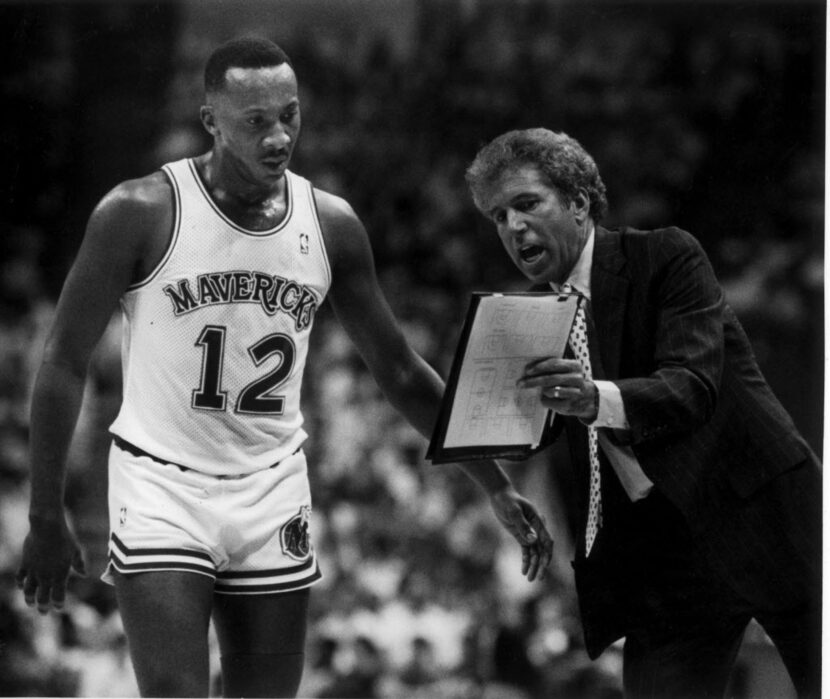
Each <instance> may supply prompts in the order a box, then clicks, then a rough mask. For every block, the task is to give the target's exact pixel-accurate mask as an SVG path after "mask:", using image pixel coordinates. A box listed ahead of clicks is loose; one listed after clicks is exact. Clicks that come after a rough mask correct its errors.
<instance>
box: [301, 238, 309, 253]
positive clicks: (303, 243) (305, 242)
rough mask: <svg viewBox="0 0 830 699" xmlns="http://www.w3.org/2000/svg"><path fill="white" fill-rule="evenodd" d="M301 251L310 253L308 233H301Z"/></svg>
mask: <svg viewBox="0 0 830 699" xmlns="http://www.w3.org/2000/svg"><path fill="white" fill-rule="evenodd" d="M300 252H301V253H302V254H303V255H308V233H300Z"/></svg>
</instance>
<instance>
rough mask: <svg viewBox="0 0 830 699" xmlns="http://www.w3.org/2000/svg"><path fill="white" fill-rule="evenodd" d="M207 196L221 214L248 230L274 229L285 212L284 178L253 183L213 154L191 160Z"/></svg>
mask: <svg viewBox="0 0 830 699" xmlns="http://www.w3.org/2000/svg"><path fill="white" fill-rule="evenodd" d="M194 162H195V164H196V169H197V171H198V173H199V176H200V178H201V179H202V182H203V183H204V185H205V188H206V189H207V191H208V194H209V195H210V197H211V198H212V199H213V201H214V202H215V204H216V205H217V206H218V207H219V208H220V210H221V211H222V212H223V213H224V214H225V215H226V216H228V217H229V218H230V219H231V220H232V221H234V222H236V223H237V224H239V225H241V226H243V227H245V228H249V229H251V230H266V229H268V228H271V227H272V226H274V225H277V224H278V223H279V222H280V221H281V220H282V218H283V217H284V216H285V212H286V196H285V191H286V190H285V176H284V175H283V176H282V177H280V178H279V180H276V181H274V182H273V183H271V182H268V183H263V182H253V181H251V180H250V178H246V177H245V175H244V173H243V172H241V171H240V169H239V168H237V167H235V166H234V164H233V163H231V162H229V161H227V159H226V160H224V161H223V159H222V158H221V157H218V156H217V155H216V154H215V153H214V152H213V151H210V152H208V153H206V154H205V155H203V156H200V157H198V158H195V159H194Z"/></svg>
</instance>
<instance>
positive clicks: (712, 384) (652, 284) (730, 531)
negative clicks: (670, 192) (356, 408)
mask: <svg viewBox="0 0 830 699" xmlns="http://www.w3.org/2000/svg"><path fill="white" fill-rule="evenodd" d="M591 297H592V300H591V313H592V318H593V324H594V333H593V339H592V343H596V344H595V346H598V350H599V357H598V359H599V363H600V364H601V367H599V370H600V371H601V372H602V374H603V377H604V378H606V379H608V380H612V381H614V383H615V384H616V385H617V386H618V387H619V389H620V392H621V394H622V398H623V402H624V405H625V410H626V414H627V416H628V420H629V423H630V427H631V429H630V431H628V432H627V433H625V434H622V433H615V435H614V436H615V438H616V439H619V440H621V441H624V443H627V444H629V445H630V446H631V447H632V448H633V450H634V452H635V454H636V456H637V458H638V460H639V462H640V464H641V466H642V468H643V470H644V471H645V473H646V474H647V475H648V477H649V478H650V479H651V480H652V481H653V482H654V484H655V487H656V489H657V490H658V491H659V492H660V493H661V494H662V495H664V496H665V497H666V498H667V499H668V500H669V501H670V502H671V503H672V504H673V505H674V506H675V507H676V508H677V509H678V510H679V511H680V512H681V513H682V515H683V517H684V518H685V521H686V524H687V525H688V527H689V529H690V530H691V532H692V535H693V537H694V539H695V541H696V542H697V543H698V544H699V545H700V547H701V549H702V550H703V551H704V552H705V555H706V557H707V558H708V560H709V562H710V563H711V566H712V569H713V570H716V571H718V574H719V575H721V576H722V577H723V578H724V579H725V580H727V581H728V583H729V584H730V585H731V586H733V587H734V588H735V589H737V590H738V591H739V593H740V594H742V595H748V596H749V599H751V600H752V601H753V602H754V603H757V604H758V605H761V606H762V607H764V608H788V605H792V604H793V603H794V602H797V601H798V598H799V596H802V595H803V594H804V589H805V585H804V583H803V581H798V580H792V576H791V575H789V574H788V571H790V570H793V569H794V568H798V569H803V568H804V566H805V565H807V566H811V567H812V570H813V572H814V573H815V574H816V575H820V573H819V572H818V571H819V570H820V560H818V559H820V553H819V552H820V547H819V546H818V544H817V542H818V541H819V540H820V527H821V516H820V512H821V510H820V498H819V494H820V475H819V471H818V460H817V459H816V457H815V455H814V454H812V452H811V451H810V449H809V447H808V446H807V444H806V442H805V441H804V439H803V438H802V437H801V436H800V435H799V434H798V431H797V430H796V428H795V426H794V424H793V422H792V420H791V418H790V416H789V415H788V414H787V412H786V411H785V410H784V408H783V407H782V406H781V404H780V403H779V401H778V400H777V399H776V397H775V396H774V395H773V393H772V391H771V390H770V388H769V386H768V385H767V383H766V381H765V379H764V378H763V376H762V375H761V372H760V370H759V368H758V365H757V363H756V360H755V357H754V355H753V352H752V349H751V347H750V345H749V342H748V340H747V337H746V335H745V334H744V331H743V329H742V328H741V326H740V324H739V322H738V320H737V319H736V317H735V315H734V313H733V312H732V310H731V309H730V308H729V306H728V305H727V304H726V302H725V301H724V297H723V292H722V290H721V288H720V285H719V284H718V282H717V280H716V278H715V275H714V273H713V270H712V267H711V264H710V263H709V260H708V259H707V257H706V255H705V253H704V252H703V250H702V248H701V247H700V245H699V244H698V242H697V241H696V240H695V239H694V238H693V237H692V236H691V235H690V234H688V233H686V232H684V231H681V230H679V229H677V228H666V229H661V230H655V231H637V230H633V229H620V230H614V231H611V230H606V229H603V228H599V227H598V228H597V231H596V240H595V247H594V259H593V266H592V271H591ZM565 423H566V428H567V430H568V434H569V437H570V441H571V443H572V454H573V458H574V459H575V460H580V459H581V460H582V461H583V462H584V460H585V459H584V457H583V455H584V454H585V453H586V449H585V448H583V446H582V445H584V441H585V437H584V435H585V432H586V431H585V429H584V426H582V425H581V423H579V421H578V420H575V419H566V420H565ZM606 466H607V464H606ZM582 470H583V473H584V470H585V468H584V464H583V467H582ZM606 470H607V469H606ZM796 472H798V474H799V478H801V481H800V483H801V485H799V486H798V487H796V488H795V490H794V489H793V488H794V487H793V485H792V484H791V483H790V480H789V479H788V478H787V477H785V476H784V474H788V475H789V474H794V473H796ZM808 472H809V473H808ZM609 473H610V471H609ZM805 476H806V477H807V481H806V483H807V486H806V491H807V492H805V486H804V485H803V482H804V477H805ZM606 480H607V479H606ZM582 481H583V482H584V483H587V479H586V478H583V479H582ZM603 488H604V490H605V486H603ZM813 488H815V490H814V491H813V492H810V491H811V490H812V489H813ZM586 492H587V491H586ZM603 497H605V492H604V494H603ZM804 498H807V499H809V502H806V501H805V500H804ZM582 504H583V506H584V503H582ZM812 518H814V519H812ZM582 519H584V517H582ZM658 524H659V523H658ZM794 530H804V531H798V532H797V533H796V532H795V531H794ZM805 537H806V539H805ZM802 540H804V541H803V543H802ZM577 554H578V555H577V561H575V567H576V568H577V576H576V583H577V589H578V592H579V596H580V606H581V607H582V609H583V627H584V630H585V633H586V641H587V643H588V651H589V653H590V654H591V655H592V657H595V656H596V655H598V654H599V653H600V652H601V651H602V649H603V648H604V647H605V646H606V645H608V644H609V643H611V642H613V641H614V640H616V639H617V638H619V637H620V636H622V635H625V618H626V617H625V607H626V604H627V595H628V594H630V592H631V591H630V590H615V580H616V579H617V577H618V576H617V573H618V572H620V571H614V570H613V565H616V563H608V566H610V567H606V563H607V561H610V560H612V559H611V558H607V557H605V560H604V557H603V555H602V552H601V551H600V552H599V560H596V561H593V562H591V563H590V564H587V565H586V562H585V561H584V558H583V560H582V561H580V560H579V559H580V557H581V555H580V551H579V550H578V552H577ZM594 558H595V555H594V553H592V554H591V556H590V557H589V561H590V560H591V559H594ZM811 559H816V560H811ZM613 560H615V561H617V560H619V559H618V558H617V557H614V558H613ZM580 566H585V567H584V569H580ZM799 566H800V568H799Z"/></svg>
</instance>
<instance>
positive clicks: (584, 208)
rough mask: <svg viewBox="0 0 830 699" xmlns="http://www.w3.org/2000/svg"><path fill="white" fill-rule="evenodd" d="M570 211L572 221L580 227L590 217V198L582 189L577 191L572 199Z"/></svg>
mask: <svg viewBox="0 0 830 699" xmlns="http://www.w3.org/2000/svg"><path fill="white" fill-rule="evenodd" d="M571 211H573V215H574V220H576V222H577V223H578V224H580V225H582V224H583V223H585V221H587V220H588V217H589V216H590V215H591V198H590V197H589V196H588V192H587V191H586V190H584V189H582V188H580V189H579V190H577V192H576V194H575V195H574V198H573V199H572V200H571Z"/></svg>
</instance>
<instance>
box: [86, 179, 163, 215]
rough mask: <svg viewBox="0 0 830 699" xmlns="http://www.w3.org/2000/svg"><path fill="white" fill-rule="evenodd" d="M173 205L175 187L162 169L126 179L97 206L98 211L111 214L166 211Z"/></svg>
mask: <svg viewBox="0 0 830 699" xmlns="http://www.w3.org/2000/svg"><path fill="white" fill-rule="evenodd" d="M172 205H173V187H172V185H171V184H170V180H169V179H168V178H167V176H166V175H165V174H164V173H163V172H161V171H160V170H158V171H156V172H153V173H150V174H149V175H145V176H144V177H138V178H135V179H130V180H124V181H123V182H120V183H119V184H117V185H116V186H115V187H113V188H112V189H111V190H110V191H109V192H107V193H106V194H105V195H104V197H103V198H102V199H101V201H100V202H99V203H98V206H97V207H96V211H102V212H105V213H109V214H115V215H117V214H122V215H131V214H136V213H143V214H152V213H153V212H162V211H163V212H166V211H167V210H169V209H170V208H171V207H172Z"/></svg>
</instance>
